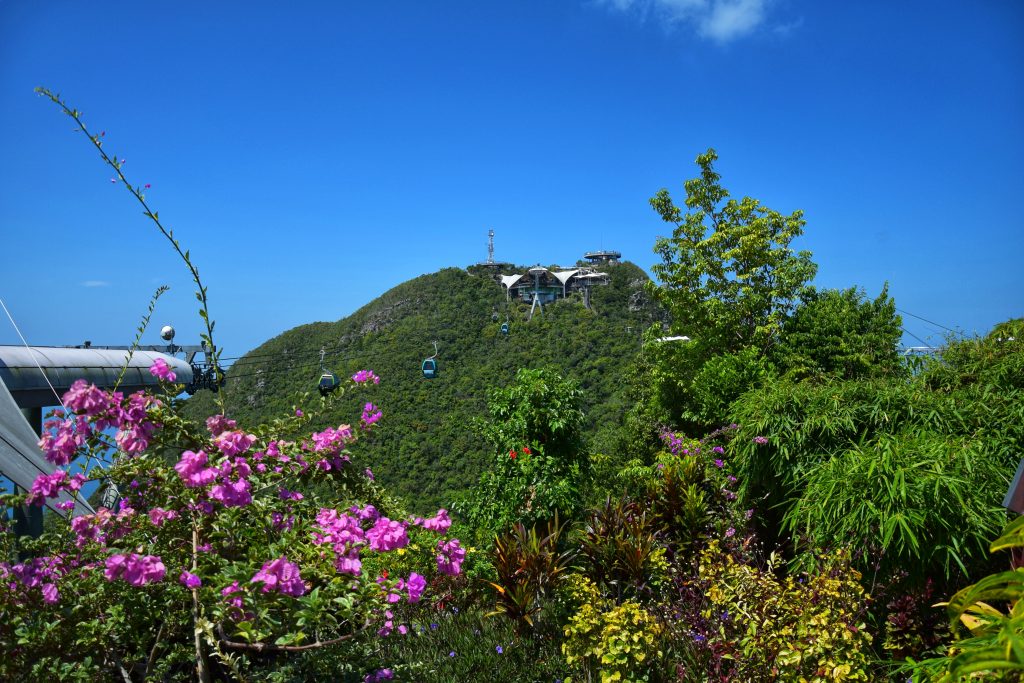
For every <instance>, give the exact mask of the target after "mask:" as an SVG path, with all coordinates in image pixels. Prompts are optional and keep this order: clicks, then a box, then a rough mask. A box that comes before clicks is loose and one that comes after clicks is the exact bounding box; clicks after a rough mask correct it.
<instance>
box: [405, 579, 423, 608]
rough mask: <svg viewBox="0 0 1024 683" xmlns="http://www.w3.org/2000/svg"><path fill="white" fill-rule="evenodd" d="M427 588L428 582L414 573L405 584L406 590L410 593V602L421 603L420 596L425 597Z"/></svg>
mask: <svg viewBox="0 0 1024 683" xmlns="http://www.w3.org/2000/svg"><path fill="white" fill-rule="evenodd" d="M426 587H427V580H426V579H425V578H423V577H422V576H420V575H419V574H417V573H416V572H412V573H411V574H409V580H408V581H406V582H405V588H406V590H408V591H409V602H419V599H420V596H421V595H423V590H424V589H425V588H426Z"/></svg>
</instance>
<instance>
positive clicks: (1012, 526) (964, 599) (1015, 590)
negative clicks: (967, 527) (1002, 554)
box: [907, 517, 1024, 683]
mask: <svg viewBox="0 0 1024 683" xmlns="http://www.w3.org/2000/svg"><path fill="white" fill-rule="evenodd" d="M1021 548H1024V517H1018V518H1017V519H1015V520H1014V521H1012V522H1010V523H1009V524H1008V525H1007V526H1006V527H1005V528H1004V529H1003V532H1002V534H1001V535H1000V536H999V538H997V539H996V540H995V541H993V542H992V544H991V546H990V548H989V550H990V551H991V552H993V553H995V552H998V551H1000V550H1017V551H1018V552H1019V550H1020V549H1021ZM945 606H946V612H947V614H948V616H949V619H950V624H951V626H952V628H953V629H954V632H955V633H957V634H958V635H959V636H960V637H959V639H958V640H956V641H955V642H953V643H952V644H951V645H950V646H949V647H948V649H947V651H946V653H945V655H944V656H942V657H937V658H933V659H930V660H926V661H924V662H920V663H917V664H913V663H912V664H911V665H910V666H909V667H907V668H908V669H909V670H910V671H911V672H913V673H914V680H915V681H925V680H931V681H936V682H937V683H954V682H955V681H967V680H970V681H975V680H986V681H988V680H993V681H994V680H1000V681H1019V680H1021V679H1022V678H1024V567H1021V566H1015V568H1014V569H1011V570H1009V571H1003V572H999V573H995V574H990V575H988V576H986V577H985V578H983V579H982V580H980V581H978V582H977V583H975V584H972V585H970V586H967V587H966V588H964V589H962V590H960V591H958V592H957V593H956V595H954V596H953V597H952V598H951V599H950V600H949V602H948V603H945ZM1004 606H1005V607H1004Z"/></svg>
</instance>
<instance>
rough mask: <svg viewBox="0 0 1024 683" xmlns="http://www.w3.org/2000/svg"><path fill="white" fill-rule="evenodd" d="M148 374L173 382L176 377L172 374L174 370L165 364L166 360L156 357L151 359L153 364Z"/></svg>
mask: <svg viewBox="0 0 1024 683" xmlns="http://www.w3.org/2000/svg"><path fill="white" fill-rule="evenodd" d="M149 374H151V375H153V376H154V377H156V378H158V379H161V380H163V381H164V382H173V381H174V380H176V379H178V376H177V375H175V374H174V371H173V370H171V367H170V366H169V365H167V361H165V360H164V359H163V358H157V359H156V360H155V361H153V365H152V366H150V368H149Z"/></svg>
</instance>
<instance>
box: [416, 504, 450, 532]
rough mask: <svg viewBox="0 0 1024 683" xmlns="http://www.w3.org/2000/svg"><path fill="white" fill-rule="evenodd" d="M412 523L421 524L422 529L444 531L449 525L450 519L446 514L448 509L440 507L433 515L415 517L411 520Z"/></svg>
mask: <svg viewBox="0 0 1024 683" xmlns="http://www.w3.org/2000/svg"><path fill="white" fill-rule="evenodd" d="M413 524H417V525H419V526H422V527H423V528H424V529H428V530H429V531H440V532H441V533H444V532H446V531H448V529H449V528H450V527H451V525H452V520H451V518H450V517H449V516H448V511H447V510H445V509H444V508H441V509H440V510H438V511H437V514H436V515H435V516H433V517H428V518H427V519H423V518H422V517H417V518H416V519H415V520H414V521H413Z"/></svg>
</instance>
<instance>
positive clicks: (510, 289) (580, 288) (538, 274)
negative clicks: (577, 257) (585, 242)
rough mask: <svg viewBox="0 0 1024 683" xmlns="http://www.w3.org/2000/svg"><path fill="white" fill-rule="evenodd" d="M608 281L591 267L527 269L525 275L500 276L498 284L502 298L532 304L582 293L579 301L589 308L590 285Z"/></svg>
mask: <svg viewBox="0 0 1024 683" xmlns="http://www.w3.org/2000/svg"><path fill="white" fill-rule="evenodd" d="M608 282H609V277H608V274H607V273H599V272H597V271H596V270H594V269H593V268H587V267H584V268H574V269H572V270H549V269H548V268H543V267H541V266H536V267H534V268H530V270H529V271H527V272H525V273H517V274H514V275H502V276H501V285H502V287H504V288H505V299H506V300H507V301H511V300H512V299H520V300H522V301H524V302H526V303H532V302H533V300H534V299H537V301H538V303H541V304H548V303H551V302H553V301H556V300H557V299H564V298H565V297H567V296H568V295H569V294H571V293H572V292H583V302H584V304H586V305H587V306H588V307H589V306H590V288H591V287H593V286H594V285H606V284H608Z"/></svg>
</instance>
